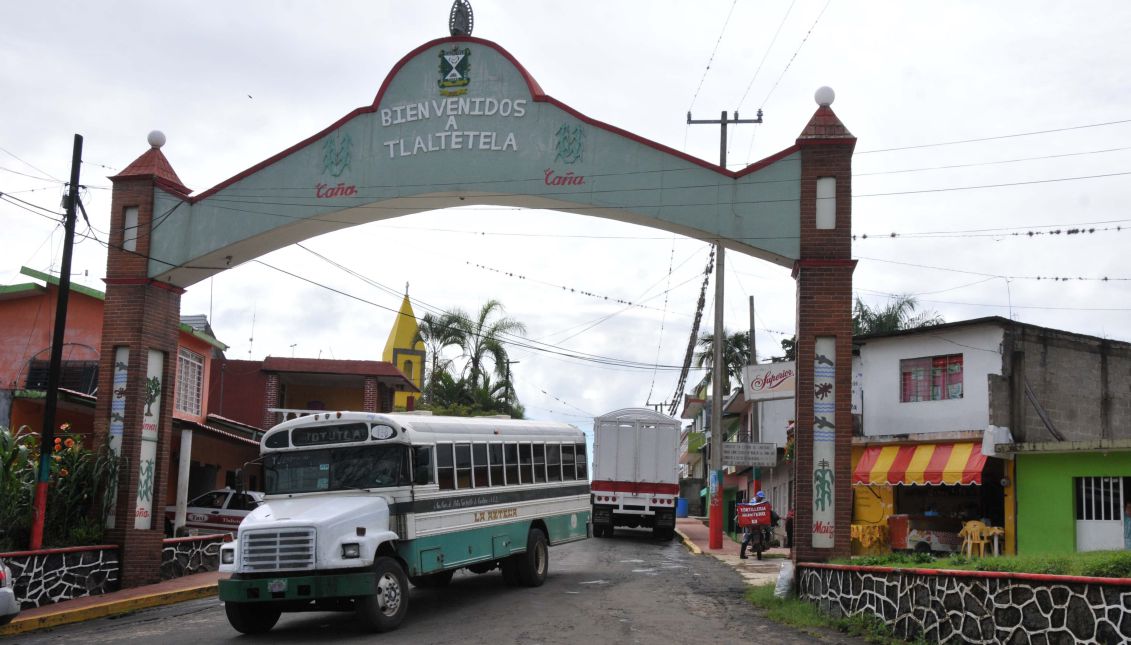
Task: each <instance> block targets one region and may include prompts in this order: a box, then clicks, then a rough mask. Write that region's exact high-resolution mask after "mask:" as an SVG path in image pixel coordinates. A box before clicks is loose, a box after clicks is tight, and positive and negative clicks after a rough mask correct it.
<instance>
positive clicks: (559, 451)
mask: <svg viewBox="0 0 1131 645" xmlns="http://www.w3.org/2000/svg"><path fill="white" fill-rule="evenodd" d="M261 460H262V465H263V470H264V480H265V483H266V486H265V493H266V495H265V497H264V502H263V503H262V504H261V505H260V506H259V507H258V508H256V509H255V510H254V511H252V512H251V513H250V514H249V515H248V516H247V517H246V518H245V519H244V521H243V523H242V524H240V527H239V533H238V537H237V539H236V540H235V541H233V542H231V543H229V544H226V545H224V547H223V548H222V549H221V551H220V570H221V571H222V572H228V573H231V574H232V575H231V577H230V578H229V579H227V580H222V581H220V599H221V600H223V601H224V605H225V610H226V613H227V616H228V621H229V622H230V623H231V624H232V626H233V627H234V628H236V629H237V630H239V631H241V632H243V633H245V634H251V633H261V632H266V631H268V630H270V629H271V628H272V627H274V626H275V623H276V622H277V621H278V620H279V615H280V614H281V613H282V612H297V611H332V610H340V611H355V612H356V615H357V617H358V618H359V619H360V620H361V621H362V622H363V624H364V625H365V626H366V627H367V628H369V629H372V630H374V631H387V630H390V629H394V628H396V627H397V625H399V624H400V622H401V620H403V618H404V616H405V613H406V611H407V610H408V599H409V594H408V582H409V581H410V580H411V581H412V583H413V584H414V585H415V586H417V587H438V586H444V585H446V584H448V582H450V581H451V579H452V574H453V573H454V572H455V571H456V570H457V569H462V568H466V569H468V570H470V571H472V572H475V573H487V572H489V571H491V570H493V569H495V568H498V569H500V570H501V571H502V577H503V580H504V581H505V582H506V583H507V584H508V585H524V586H531V587H536V586H539V585H541V584H542V582H543V581H544V580H545V579H546V574H547V571H548V570H549V551H548V547H549V546H553V545H557V544H563V543H566V542H573V541H575V540H582V539H585V538H586V537H588V534H589V530H588V526H589V511H590V500H589V473H588V472H587V464H588V459H587V455H586V451H585V436H584V434H583V433H582V432H581V430H578V429H577V428H575V427H574V426H571V425H567V424H562V423H549V422H542V421H518V420H512V419H499V418H458V417H438V416H427V415H418V414H374V413H365V412H323V413H318V414H313V415H310V416H305V417H300V418H297V419H293V420H291V421H287V422H285V423H282V424H280V425H278V426H275V427H274V428H272V429H271V430H269V431H267V433H266V434H265V435H264V436H263V440H262V445H261Z"/></svg>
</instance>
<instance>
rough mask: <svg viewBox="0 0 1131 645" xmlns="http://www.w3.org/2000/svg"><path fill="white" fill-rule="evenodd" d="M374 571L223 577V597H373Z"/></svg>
mask: <svg viewBox="0 0 1131 645" xmlns="http://www.w3.org/2000/svg"><path fill="white" fill-rule="evenodd" d="M376 585H377V581H376V578H375V577H374V576H373V574H372V573H365V572H362V573H343V574H328V575H320V576H280V577H278V578H255V579H251V580H246V579H235V578H232V579H228V580H221V581H220V583H219V586H220V600H223V601H224V602H273V601H274V602H277V601H286V600H299V601H303V600H321V599H324V598H350V597H354V596H372V595H373V594H374V593H376Z"/></svg>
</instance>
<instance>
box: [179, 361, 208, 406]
mask: <svg viewBox="0 0 1131 645" xmlns="http://www.w3.org/2000/svg"><path fill="white" fill-rule="evenodd" d="M203 387H204V357H203V356H201V355H200V354H197V353H196V352H194V351H190V350H187V349H185V348H183V347H182V348H181V351H180V352H178V353H177V395H176V399H175V404H174V405H175V406H176V409H177V410H179V411H181V412H185V413H187V414H193V415H196V416H200V399H201V392H202V390H203Z"/></svg>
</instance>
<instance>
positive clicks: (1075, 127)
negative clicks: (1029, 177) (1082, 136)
mask: <svg viewBox="0 0 1131 645" xmlns="http://www.w3.org/2000/svg"><path fill="white" fill-rule="evenodd" d="M1124 123H1131V119H1122V120H1120V121H1105V122H1103V123H1089V124H1087V125H1072V126H1067V127H1063V128H1052V129H1050V130H1034V131H1032V132H1016V133H1014V134H999V135H997V136H991V137H978V138H975V139H959V140H956V141H941V142H938V143H920V144H918V145H913V146H900V147H897V148H877V149H875V150H858V151H856V153H855V154H858V155H868V154H873V153H876V152H895V151H898V150H918V149H920V148H936V147H939V146H954V145H958V144H961V143H980V142H982V141H998V140H1000V139H1014V138H1017V137H1031V136H1034V135H1038V134H1052V133H1054V132H1068V131H1071V130H1084V129H1087V128H1102V127H1105V126H1109V125H1122V124H1124Z"/></svg>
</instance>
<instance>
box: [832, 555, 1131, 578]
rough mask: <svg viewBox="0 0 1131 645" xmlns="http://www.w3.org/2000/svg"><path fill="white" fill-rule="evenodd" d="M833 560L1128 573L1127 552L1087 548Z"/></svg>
mask: <svg viewBox="0 0 1131 645" xmlns="http://www.w3.org/2000/svg"><path fill="white" fill-rule="evenodd" d="M834 562H835V563H837V564H856V565H864V566H877V567H892V568H895V569H905V568H922V569H958V570H964V571H1003V572H1008V573H1041V574H1048V575H1060V576H1095V577H1100V578H1129V577H1131V552H1128V551H1090V552H1086V553H1065V554H1061V553H1057V554H1036V555H1021V556H992V557H985V558H967V557H965V556H963V555H957V554H956V555H949V556H938V557H936V556H932V555H930V554H926V553H891V554H885V555H869V556H861V557H855V558H851V559H845V558H840V559H838V560H834Z"/></svg>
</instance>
